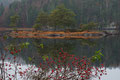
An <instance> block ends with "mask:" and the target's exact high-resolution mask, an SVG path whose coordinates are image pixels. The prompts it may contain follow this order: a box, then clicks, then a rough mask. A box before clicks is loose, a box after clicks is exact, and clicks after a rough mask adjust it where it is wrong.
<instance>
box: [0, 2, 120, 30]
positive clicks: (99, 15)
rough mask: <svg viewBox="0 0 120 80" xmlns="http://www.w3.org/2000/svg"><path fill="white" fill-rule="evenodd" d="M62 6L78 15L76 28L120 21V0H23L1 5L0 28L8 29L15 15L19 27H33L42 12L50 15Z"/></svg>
mask: <svg viewBox="0 0 120 80" xmlns="http://www.w3.org/2000/svg"><path fill="white" fill-rule="evenodd" d="M60 4H64V5H65V7H66V8H68V9H71V10H72V11H73V12H74V13H75V14H76V16H75V20H76V25H75V26H76V28H78V27H79V25H80V24H86V23H89V22H95V23H98V24H99V25H101V26H105V25H107V24H110V23H112V22H115V23H117V24H119V21H120V10H119V9H120V5H119V4H120V0H21V1H14V2H13V3H11V4H10V5H8V6H7V5H6V6H4V5H3V4H2V3H1V4H0V27H3V26H4V27H8V26H9V24H10V16H13V15H15V14H18V15H19V16H20V18H21V19H20V23H19V25H18V27H32V26H33V25H34V24H35V20H36V18H37V16H38V14H39V13H40V12H46V13H48V14H50V13H51V11H52V10H54V9H55V8H56V6H58V5H60Z"/></svg>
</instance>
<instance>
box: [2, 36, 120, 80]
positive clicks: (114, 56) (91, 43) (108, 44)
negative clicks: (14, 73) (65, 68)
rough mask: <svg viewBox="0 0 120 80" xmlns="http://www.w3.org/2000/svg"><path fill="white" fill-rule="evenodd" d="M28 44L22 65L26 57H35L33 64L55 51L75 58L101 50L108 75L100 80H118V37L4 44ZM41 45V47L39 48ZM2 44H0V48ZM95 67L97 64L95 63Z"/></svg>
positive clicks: (12, 41)
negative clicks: (61, 51)
mask: <svg viewBox="0 0 120 80" xmlns="http://www.w3.org/2000/svg"><path fill="white" fill-rule="evenodd" d="M14 41H15V42H16V43H21V42H29V43H30V45H29V47H28V48H26V49H24V50H23V51H22V52H21V54H20V58H22V60H23V62H24V64H25V63H27V61H28V58H27V57H35V61H36V62H35V63H36V64H37V61H38V59H39V57H40V56H43V55H54V54H56V51H57V50H60V49H61V48H63V50H64V51H65V52H68V53H70V54H75V55H76V56H80V57H82V56H87V57H91V56H92V55H94V52H95V51H97V50H101V51H102V53H103V54H104V57H103V60H102V63H104V64H105V67H106V68H107V71H108V72H107V73H108V75H106V76H103V77H102V80H119V79H120V76H119V74H120V36H108V37H103V38H101V39H14V40H13V39H12V38H9V39H7V42H6V44H10V43H14ZM41 44H42V45H43V46H41ZM2 46H3V43H1V48H2ZM96 65H97V63H96Z"/></svg>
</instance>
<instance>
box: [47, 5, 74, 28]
mask: <svg viewBox="0 0 120 80" xmlns="http://www.w3.org/2000/svg"><path fill="white" fill-rule="evenodd" d="M74 17H75V13H74V12H73V11H71V10H70V9H67V8H65V6H64V5H59V6H57V7H56V9H54V10H53V11H52V12H51V14H50V17H49V25H50V26H53V27H55V30H56V28H57V27H70V26H73V25H74V23H75V18H74Z"/></svg>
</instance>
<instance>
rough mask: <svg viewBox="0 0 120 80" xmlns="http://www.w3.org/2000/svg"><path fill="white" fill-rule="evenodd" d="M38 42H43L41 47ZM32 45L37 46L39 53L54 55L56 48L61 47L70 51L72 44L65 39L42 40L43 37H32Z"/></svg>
mask: <svg viewBox="0 0 120 80" xmlns="http://www.w3.org/2000/svg"><path fill="white" fill-rule="evenodd" d="M40 44H43V45H44V47H43V48H42V47H41V46H40ZM33 45H34V46H35V47H36V48H37V51H38V53H39V55H42V56H43V55H49V54H50V55H52V56H53V55H54V54H55V53H56V52H57V50H60V49H61V48H63V49H64V50H65V51H66V52H71V51H72V49H73V44H72V43H70V42H67V41H64V40H63V41H60V40H56V41H55V43H54V40H44V39H34V41H33Z"/></svg>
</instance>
